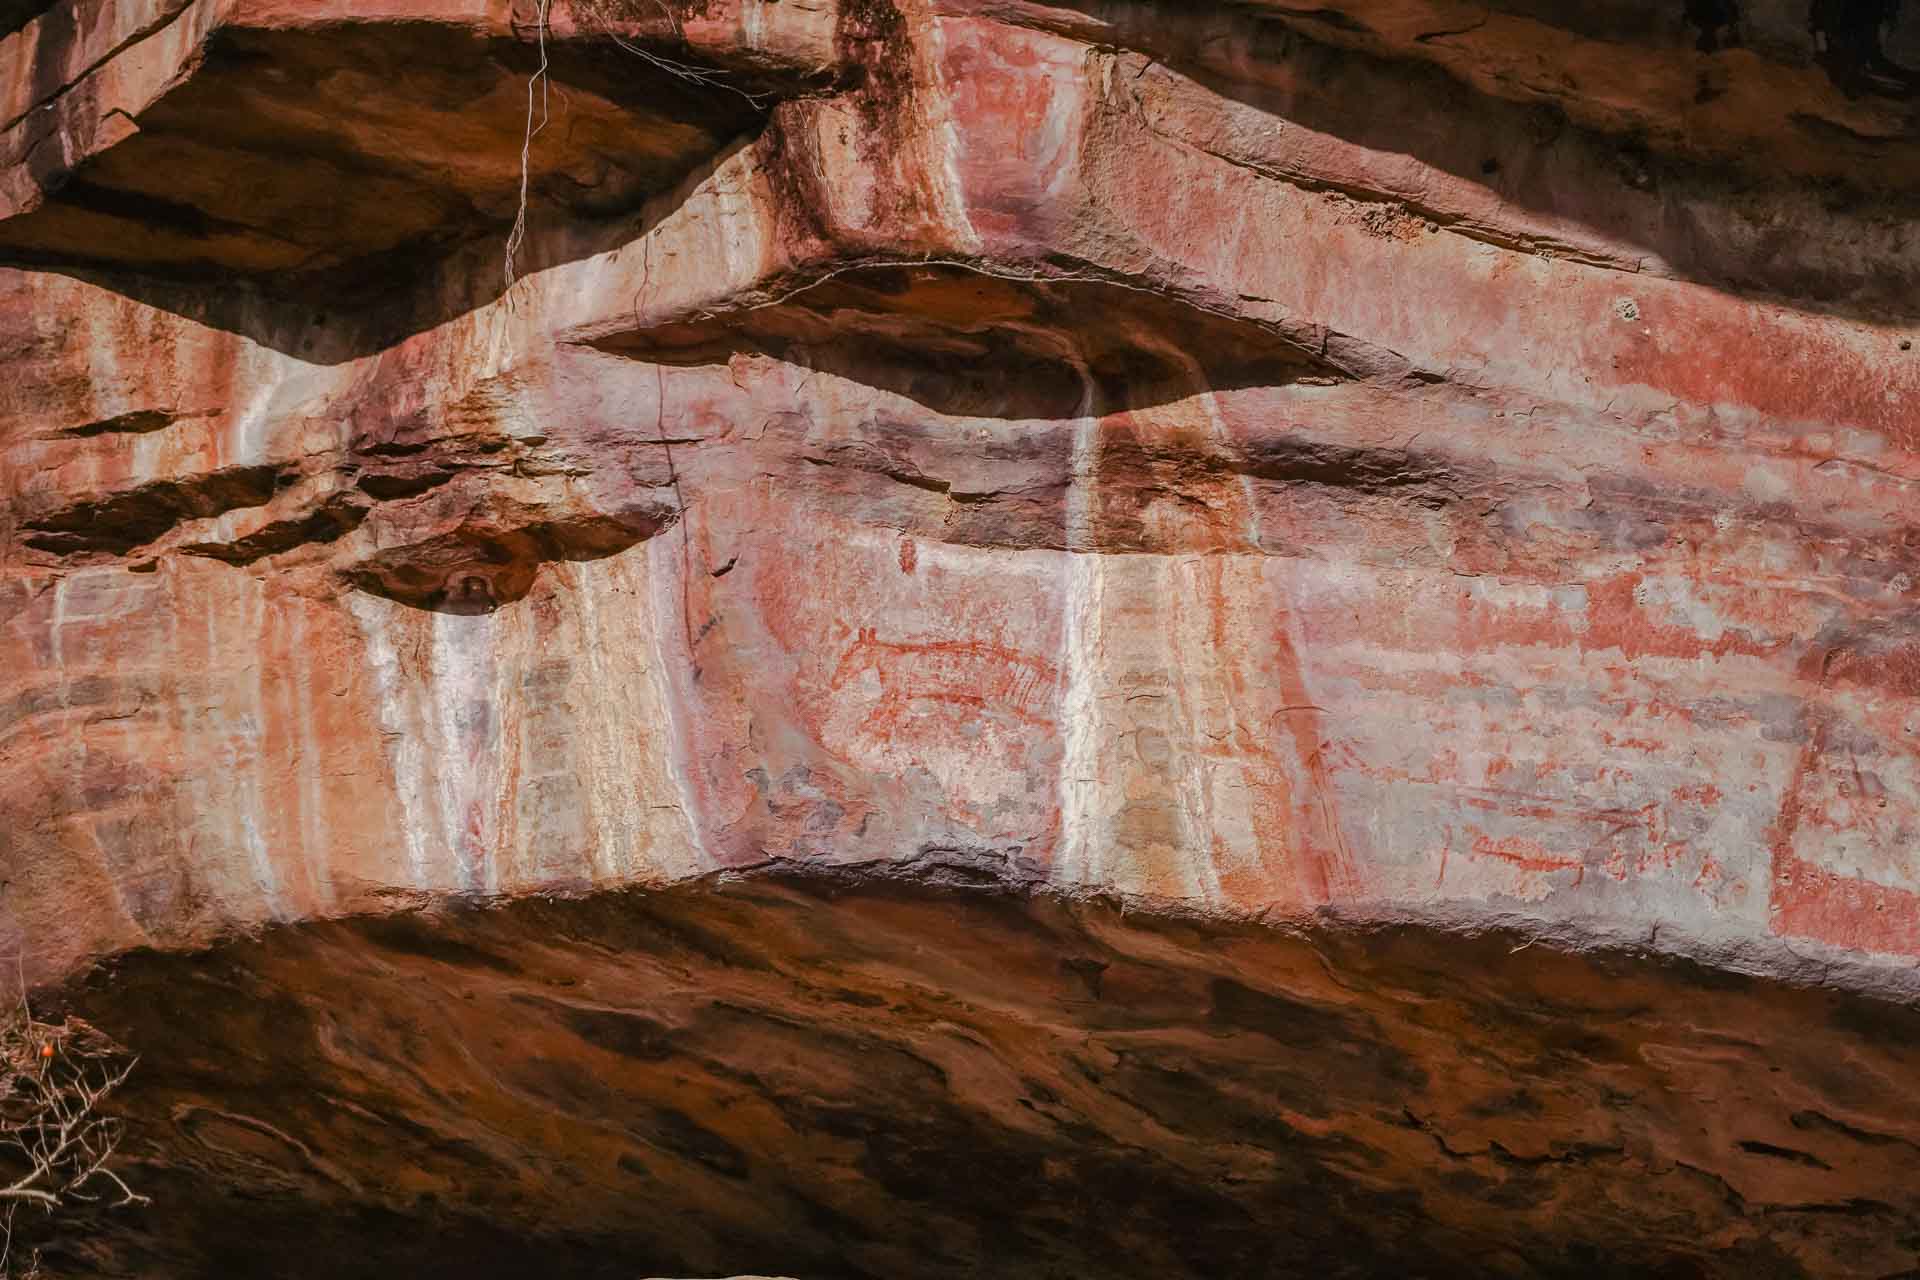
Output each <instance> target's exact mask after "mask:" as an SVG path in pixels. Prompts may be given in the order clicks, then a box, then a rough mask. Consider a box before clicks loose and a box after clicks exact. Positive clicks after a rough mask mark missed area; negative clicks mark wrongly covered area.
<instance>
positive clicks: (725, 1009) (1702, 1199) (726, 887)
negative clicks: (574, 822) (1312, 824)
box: [49, 854, 1920, 1278]
mask: <svg viewBox="0 0 1920 1280" xmlns="http://www.w3.org/2000/svg"><path fill="white" fill-rule="evenodd" d="M1166 907H1167V904H1159V905H1156V904H1152V903H1145V902H1133V903H1125V902H1122V901H1119V900H1116V899H1108V898H1102V897H1097V896H1096V897H1093V898H1077V899H1076V898H1067V897H1063V896H1060V895H1057V894H1054V893H1050V892H1047V891H1045V890H1044V889H1037V887H1036V886H1034V885H1032V884H1031V883H1027V884H1023V883H1021V882H1020V881H1019V879H1018V878H1017V877H1011V878H1010V877H1006V876H1003V875H998V874H993V873H990V872H989V873H985V874H983V869H982V866H981V865H980V864H978V863H974V862H969V861H966V860H952V859H949V858H945V857H943V856H942V855H938V854H933V855H929V856H927V857H924V858H921V859H919V860H917V861H916V863H915V864H914V865H912V866H910V867H901V868H893V869H885V868H874V867H868V868H854V867H843V868H840V869H838V870H837V871H822V870H820V869H817V868H815V869H808V868H799V867H789V868H785V869H773V868H768V869H762V870H761V871H759V872H755V873H749V874H746V875H742V876H737V877H729V878H725V879H722V880H718V881H709V882H704V883H700V884H691V885H685V886H681V887H679V888H675V889H671V890H665V891H654V892H634V891H628V892H622V893H613V894H601V895H588V896H571V895H566V894H560V895H556V896H545V897H539V898H531V899H526V900H522V901H518V902H512V903H500V904H492V905H488V904H478V903H476V904H469V905H466V906H460V905H456V904H448V905H446V906H443V907H441V908H439V909H436V910H433V911H430V912H428V913H426V914H401V915H389V916H382V917H372V918H361V919H352V920H344V921H335V922H325V923H309V924H301V925H293V926H287V927H281V928H275V929H270V930H268V931H266V932H264V933H262V934H260V935H259V936H257V937H254V938H249V939H244V940H236V941H233V942H230V943H228V944H227V945H224V946H222V947H220V948H217V949H216V950H214V951H212V952H210V953H206V954H202V955H198V956H169V955H163V954H158V953H149V954H142V955H132V956H128V957H125V958H123V959H122V960H120V961H118V962H117V963H116V964H115V965H114V966H113V967H112V968H111V969H110V970H108V971H105V972H102V973H101V974H99V975H97V976H95V977H94V978H92V979H90V980H88V981H87V982H85V983H82V984H80V985H79V986H76V987H74V988H73V989H71V990H70V991H69V992H68V993H67V994H66V996H65V997H64V1001H65V1007H66V1008H67V1009H68V1010H70V1011H71V1012H73V1013H74V1014H77V1015H80V1016H84V1017H86V1018H87V1019H89V1020H90V1021H91V1022H93V1023H95V1024H96V1025H98V1026H99V1027H100V1028H102V1029H103V1030H106V1031H109V1032H110V1033H112V1034H114V1035H116V1036H119V1037H121V1038H123V1039H124V1040H126V1041H127V1042H128V1043H138V1044H140V1045H142V1046H143V1050H144V1056H143V1059H142V1063H141V1068H142V1070H141V1072H140V1075H139V1077H138V1078H137V1079H136V1080H135V1081H134V1082H133V1083H132V1084H131V1085H130V1091H129V1093H128V1094H127V1095H126V1101H125V1104H124V1105H125V1106H126V1108H127V1109H128V1111H129V1113H130V1114H131V1115H133V1116H135V1117H137V1118H138V1119H139V1121H140V1129H139V1132H140V1133H141V1135H142V1141H141V1143H140V1145H139V1147H138V1149H137V1152H136V1153H135V1155H134V1163H133V1166H132V1167H133V1168H135V1169H137V1170H138V1172H139V1174H140V1175H141V1178H142V1180H143V1181H142V1185H143V1186H145V1187H146V1188H147V1189H148V1190H149V1191H150V1193H152V1194H155V1195H163V1196H165V1197H166V1199H167V1202H168V1203H170V1204H173V1205H176V1206H178V1208H177V1209H176V1210H175V1213H174V1214H173V1215H172V1222H171V1225H170V1228H169V1230H168V1231H167V1232H166V1233H165V1235H164V1237H162V1238H159V1239H148V1240H146V1241H144V1242H143V1241H142V1240H141V1239H140V1238H139V1237H138V1236H135V1237H132V1238H128V1239H126V1240H125V1241H121V1240H120V1239H119V1233H120V1232H121V1231H123V1230H124V1229H125V1223H124V1221H122V1220H118V1219H115V1218H113V1217H111V1216H106V1217H102V1218H100V1219H99V1220H98V1221H97V1224H96V1225H97V1227H98V1230H99V1231H100V1232H101V1233H102V1235H101V1237H100V1244H105V1243H106V1242H114V1243H115V1244H116V1246H117V1247H125V1248H128V1249H130V1250H131V1252H129V1253H127V1254H125V1255H123V1256H128V1257H140V1258H142V1259H143V1266H144V1268H145V1269H144V1270H143V1272H142V1274H146V1275H153V1276H162V1275H175V1274H182V1275H192V1274H205V1273H207V1272H206V1270H205V1269H206V1268H209V1267H211V1268H212V1269H214V1270H218V1271H219V1272H220V1273H221V1274H225V1275H232V1276H251V1275H261V1276H266V1275H273V1276H279V1277H296V1278H297V1277H301V1276H305V1275H316V1276H318V1275H342V1274H345V1275H353V1276H357V1275H362V1274H365V1275H377V1274H389V1273H390V1272H391V1270H392V1269H393V1268H395V1267H405V1268H407V1269H408V1270H409V1271H411V1272H413V1273H415V1274H419V1275H422V1276H426V1277H438V1276H453V1275H477V1276H493V1275H501V1276H505V1275H515V1274H524V1272H525V1270H526V1269H528V1268H533V1269H536V1270H545V1271H548V1272H549V1273H554V1272H564V1273H565V1274H569V1275H580V1276H599V1275H609V1276H612V1275H631V1274H726V1273H730V1272H734V1271H738V1270H741V1269H743V1268H746V1267H750V1266H761V1267H764V1266H765V1265H766V1263H767V1261H768V1260H770V1259H778V1260H779V1262H780V1264H781V1265H780V1267H779V1268H778V1269H780V1270H783V1271H790V1272H793V1273H795V1274H801V1275H809V1274H821V1275H846V1276H868V1275H872V1276H881V1275H890V1276H897V1275H912V1276H927V1277H939V1276H948V1275H952V1276H961V1275H976V1274H978V1273H979V1270H980V1268H981V1267H983V1266H988V1267H991V1268H993V1269H994V1270H995V1271H996V1272H998V1273H999V1274H1009V1275H1027V1274H1034V1275H1040V1274H1056V1273H1058V1272H1060V1271H1061V1270H1066V1271H1077V1272H1083V1273H1084V1272H1086V1271H1089V1270H1095V1269H1097V1270H1099V1271H1100V1272H1101V1273H1102V1274H1107V1275H1113V1276H1116V1277H1134V1276H1141V1277H1144V1276H1165V1275H1172V1276H1214V1275H1220V1274H1223V1273H1230V1274H1287V1275H1292V1274H1301V1275H1305V1274H1318V1275H1352V1276H1356V1277H1357V1276H1373V1275H1379V1274H1382V1273H1383V1272H1387V1271H1401V1270H1404V1271H1411V1272H1414V1273H1418V1274H1423V1275H1431V1276H1436V1277H1439V1276H1461V1277H1465V1276H1505V1275H1513V1276H1568V1277H1572V1276H1581V1275H1594V1274H1616V1273H1617V1274H1660V1275H1675V1276H1683V1275H1684V1276H1695V1275H1721V1274H1736V1273H1737V1272H1745V1271H1752V1270H1758V1271H1760V1272H1761V1273H1764V1274H1780V1275H1802V1274H1805V1275H1830V1274H1842V1273H1845V1274H1853V1273H1856V1272H1859V1273H1862V1274H1869V1273H1874V1274H1888V1273H1891V1272H1890V1269H1892V1268H1897V1267H1898V1266H1900V1265H1901V1264H1902V1262H1903V1260H1904V1259H1905V1258H1907V1257H1908V1256H1909V1250H1910V1248H1911V1241H1912V1237H1913V1234H1914V1232H1915V1231H1916V1230H1917V1229H1920V1201H1916V1200H1915V1198H1914V1194H1913V1192H1912V1190H1911V1184H1910V1182H1909V1181H1907V1180H1906V1179H1904V1178H1903V1176H1902V1171H1903V1170H1905V1169H1907V1168H1909V1167H1910V1161H1911V1159H1912V1151H1913V1150H1914V1148H1915V1145H1916V1144H1917V1143H1920V1131H1917V1130H1916V1129H1915V1127H1914V1118H1913V1116H1912V1115H1911V1113H1910V1109H1908V1108H1906V1107H1905V1106H1904V1105H1902V1101H1901V1099H1900V1097H1899V1096H1898V1094H1897V1092H1896V1091H1893V1090H1890V1089H1889V1085H1890V1084H1891V1083H1892V1082H1893V1081H1896V1080H1899V1079H1902V1078H1905V1077H1906V1076H1907V1075H1908V1074H1909V1073H1911V1072H1912V1071H1913V1070H1914V1069H1915V1066H1916V1055H1920V1035H1917V1034H1916V1024H1915V1023H1914V1021H1913V1018H1912V1015H1911V1010H1907V1009H1903V1008H1901V1007H1900V1006H1899V1005H1897V1004H1881V1003H1879V1002H1877V1001H1876V1000H1874V999H1872V998H1867V997H1862V996H1859V995H1848V994H1842V993H1839V992H1835V991H1831V990H1828V991H1822V990H1817V989H1810V988H1809V989H1794V988H1792V987H1782V986H1780V985H1778V984H1776V983H1772V982H1769V981H1766V980H1764V979H1760V978H1755V977H1746V976H1739V975H1737V974H1735V973H1731V972H1729V971H1728V970H1727V969H1726V967H1725V957H1722V958H1721V959H1720V961H1719V962H1717V963H1715V964H1712V965H1703V964H1699V963H1692V962H1682V961H1677V960H1674V959H1673V958H1671V957H1667V958H1661V957H1659V956H1657V955H1653V954H1650V953H1648V952H1646V951H1644V950H1641V949H1639V948H1635V947H1631V946H1625V947H1622V946H1618V945H1615V946H1611V947H1600V948H1597V949H1593V948H1578V947H1571V948H1570V947H1569V943H1571V942H1572V941H1573V938H1574V935H1573V934H1571V933H1568V934H1562V935H1561V936H1560V937H1558V938H1557V939H1556V938H1553V937H1543V936H1541V935H1538V934H1530V933H1528V932H1525V931H1514V930H1511V929H1507V928H1502V927H1500V926H1499V925H1497V924H1494V923H1491V922H1488V921H1484V920H1483V921H1480V922H1478V923H1477V924H1475V925H1473V926H1471V927H1469V928H1466V929H1464V930H1462V929H1456V928H1446V927H1435V925H1434V924H1427V925H1421V924H1415V923H1410V922H1399V923H1388V922H1381V921H1375V922H1371V923H1369V922H1366V921H1363V920H1361V919H1358V918H1348V919H1346V920H1344V921H1342V920H1336V919H1333V918H1328V919H1323V920H1320V921H1318V922H1314V923H1311V924H1308V925H1306V926H1304V927H1302V928H1298V929H1280V930H1276V929H1274V928H1272V927H1268V926H1262V925H1260V924H1258V923H1256V922H1252V921H1245V920H1242V921H1238V922H1222V921H1220V920H1218V919H1213V920H1208V919H1204V918H1200V917H1196V916H1193V915H1191V914H1188V913H1183V912H1179V911H1168V910H1167V909H1166ZM1591 941H1592V940H1591V939H1590V940H1589V942H1591ZM242 1239H244V1242H245V1243H244V1244H242V1243H240V1241H241V1240H242ZM428 1239H430V1240H431V1244H430V1245H428V1244H427V1243H426V1241H427V1240H428ZM95 1247H99V1245H98V1244H97V1245H96V1246H95ZM66 1257H67V1255H66V1254H64V1253H60V1254H56V1255H50V1258H49V1260H50V1261H54V1262H59V1261H64V1260H65V1259H66ZM75 1257H76V1259H77V1257H78V1255H75ZM1876 1268H1877V1269H1878V1270H1877V1271H1876Z"/></svg>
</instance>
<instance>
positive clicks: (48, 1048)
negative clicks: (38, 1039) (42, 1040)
mask: <svg viewBox="0 0 1920 1280" xmlns="http://www.w3.org/2000/svg"><path fill="white" fill-rule="evenodd" d="M40 1056H41V1057H43V1058H51V1057H52V1056H53V1046H52V1045H50V1044H43V1045H41V1046H40Z"/></svg>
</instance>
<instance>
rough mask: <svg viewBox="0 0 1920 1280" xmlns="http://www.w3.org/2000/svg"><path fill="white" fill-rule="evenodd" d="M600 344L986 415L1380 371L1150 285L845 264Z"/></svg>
mask: <svg viewBox="0 0 1920 1280" xmlns="http://www.w3.org/2000/svg"><path fill="white" fill-rule="evenodd" d="M1176 335H1177V336H1176ZM593 345H595V346H597V347H599V348H600V349H602V350H605V351H609V352H613V353H616V354H619V355H624V356H631V357H633V358H635V359H640V360H649V361H654V362H656V363H660V364H667V365H703V364H725V363H726V362H727V361H728V360H729V359H730V358H731V357H733V356H735V355H739V354H754V355H770V356H776V357H779V358H782V359H786V360H790V361H793V362H795V363H799V364H804V365H806V366H808V367H810V368H815V369H820V370H823V371H826V372H829V373H835V374H838V375H839V376H842V377H845V378H849V379H852V380H855V381H858V382H862V383H865V384H866V385H868V386H873V387H878V388H880V389H881V390H885V391H890V392H893V393H894V394H896V395H902V396H906V397H907V398H909V399H911V400H914V401H917V402H918V403H920V404H922V405H924V406H925V407H927V408H929V409H932V410H934V411H935V412H937V413H942V414H947V415H951V416H971V417H983V418H1029V419H1063V418H1076V417H1087V416H1097V415H1099V414H1102V413H1107V412H1111V411H1112V410H1114V409H1116V408H1119V407H1122V406H1127V407H1134V408H1138V407H1141V406H1143V405H1150V404H1155V403H1162V402H1165V401H1167V400H1174V399H1181V398H1184V397H1186V396H1190V395H1192V394H1194V393H1195V392H1196V391H1198V390H1205V389H1208V388H1213V389H1224V388H1228V387H1238V386H1278V385H1285V384H1287V383H1291V382H1298V381H1302V380H1309V379H1310V380H1315V381H1322V382H1332V381H1342V380H1344V379H1345V378H1347V377H1349V376H1354V375H1356V374H1363V373H1368V374H1370V373H1375V372H1379V371H1380V368H1379V365H1380V363H1381V361H1380V360H1371V361H1370V360H1369V359H1368V356H1370V355H1372V354H1373V353H1367V352H1348V353H1341V352H1329V351H1328V350H1327V341H1326V338H1325V335H1324V334H1322V333H1320V332H1318V331H1315V330H1312V329H1311V328H1310V327H1306V326H1299V327H1295V328H1291V329H1290V328H1288V327H1287V326H1284V325H1279V324H1274V325H1265V324H1260V323H1257V322H1255V321H1253V320H1249V319H1246V318H1244V317H1239V316H1229V315H1225V314H1222V313H1219V312H1216V311H1213V310H1210V309H1208V308H1206V307H1202V306H1198V305H1195V304H1193V303H1191V302H1188V301H1186V300H1184V299H1181V298H1177V297H1172V296H1169V295H1167V294H1163V293H1158V292H1154V291H1151V290H1148V289H1143V288H1139V287H1133V286H1127V285H1123V284H1118V283H1110V282H1107V281H1102V280H1077V279H1066V280H1048V279H1027V278H1011V277H1008V276H1003V275H997V274H990V273H988V272H987V271H985V270H975V269H972V268H969V267H963V266H874V267H862V268H857V269H853V270H844V271H840V272H837V273H835V274H832V275H830V276H828V277H826V278H824V279H822V280H821V281H819V282H818V283H815V284H812V285H808V286H805V287H802V288H798V289H796V290H794V291H793V292H791V293H789V294H787V295H786V296H785V297H784V298H782V299H781V300H779V301H777V302H774V303H771V304H767V305H758V306H751V307H743V308H741V309H739V310H736V311H721V312H720V313H718V314H716V315H703V316H701V317H699V318H697V319H691V320H686V321H680V322H674V323H668V324H662V325H657V326H652V327H646V328H639V329H636V330H633V331H631V332H626V333H616V334H612V335H609V336H605V337H601V338H598V339H596V340H595V341H594V344H593ZM1343 354H1346V355H1350V356H1351V357H1352V358H1351V359H1348V360H1344V361H1343V360H1342V355H1343ZM1383 359H1384V361H1385V362H1386V363H1387V364H1389V365H1390V364H1391V357H1390V356H1385V357H1383ZM1401 363H1402V364H1404V362H1401ZM1343 365H1344V366H1345V367H1343Z"/></svg>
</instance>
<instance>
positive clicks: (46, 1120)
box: [0, 990, 146, 1280]
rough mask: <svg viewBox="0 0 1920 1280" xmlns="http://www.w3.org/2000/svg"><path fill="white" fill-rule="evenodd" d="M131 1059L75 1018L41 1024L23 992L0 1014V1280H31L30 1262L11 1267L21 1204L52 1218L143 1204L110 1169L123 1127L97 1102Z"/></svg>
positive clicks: (35, 1263) (33, 1263)
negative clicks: (74, 1209)
mask: <svg viewBox="0 0 1920 1280" xmlns="http://www.w3.org/2000/svg"><path fill="white" fill-rule="evenodd" d="M135 1061H136V1060H126V1061H122V1055H121V1053H120V1051H119V1049H118V1047H117V1046H115V1045H113V1044H112V1043H111V1042H110V1041H108V1040H107V1039H106V1037H105V1036H102V1035H101V1034H100V1033H99V1032H97V1031H95V1030H94V1029H93V1028H92V1027H90V1026H88V1025H87V1024H86V1023H84V1022H81V1021H80V1020H79V1019H77V1018H75V1019H69V1020H68V1021H66V1022H62V1023H50V1022H42V1021H40V1020H39V1019H38V1018H36V1017H35V1016H34V1014H33V1010H32V1008H31V1006H30V1005H29V1004H28V1002H27V999H26V996H25V993H24V990H23V992H22V995H21V999H20V1005H19V1008H18V1009H16V1010H14V1011H12V1012H11V1013H8V1014H6V1015H4V1016H0V1205H4V1206H5V1214H4V1219H0V1280H30V1277H33V1276H35V1275H38V1274H39V1260H38V1255H37V1254H36V1255H34V1256H33V1257H32V1258H30V1259H29V1261H28V1262H27V1263H26V1264H24V1265H25V1269H24V1270H19V1269H18V1268H17V1266H16V1264H14V1263H12V1262H11V1261H10V1260H11V1259H12V1257H13V1228H14V1215H15V1214H16V1213H17V1212H18V1210H19V1208H20V1206H21V1205H35V1206H38V1207H39V1208H40V1209H42V1210H43V1211H45V1212H47V1213H55V1212H57V1211H59V1210H60V1209H62V1208H65V1207H67V1206H69V1205H73V1204H81V1203H98V1202H103V1201H105V1202H109V1203H111V1204H113V1205H115V1206H120V1205H132V1204H143V1203H145V1202H146V1197H144V1196H142V1195H140V1194H139V1193H137V1192H135V1191H134V1190H133V1189H132V1188H131V1187H130V1186H128V1185H127V1183H126V1181H125V1180H124V1179H123V1178H122V1177H121V1176H120V1174H119V1173H118V1172H117V1171H115V1170H114V1169H113V1168H112V1167H111V1165H112V1162H113V1160H114V1157H115V1155H116V1154H117V1152H118V1150H119V1146H120V1138H121V1134H122V1132H123V1127H122V1124H121V1121H120V1119H119V1117H117V1116H112V1115H108V1114H106V1113H105V1111H104V1104H105V1103H106V1101H107V1099H108V1098H109V1097H111V1096H112V1094H113V1092H114V1091H115V1090H117V1089H119V1088H120V1087H121V1086H122V1085H124V1084H125V1083H126V1081H127V1077H128V1076H129V1075H130V1074H131V1073H132V1071H133V1068H134V1065H135Z"/></svg>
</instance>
